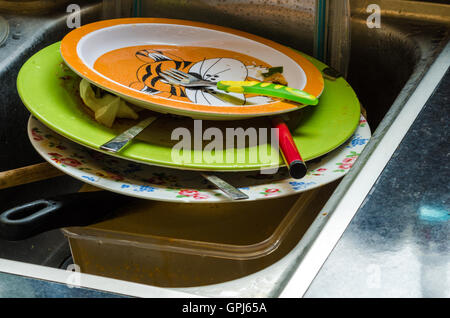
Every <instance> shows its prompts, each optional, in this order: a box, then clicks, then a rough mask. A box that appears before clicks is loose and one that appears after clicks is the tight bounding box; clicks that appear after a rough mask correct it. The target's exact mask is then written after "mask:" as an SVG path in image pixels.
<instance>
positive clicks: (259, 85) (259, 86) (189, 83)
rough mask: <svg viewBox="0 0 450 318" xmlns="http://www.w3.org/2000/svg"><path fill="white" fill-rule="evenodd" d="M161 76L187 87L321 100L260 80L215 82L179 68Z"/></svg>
mask: <svg viewBox="0 0 450 318" xmlns="http://www.w3.org/2000/svg"><path fill="white" fill-rule="evenodd" d="M160 75H161V77H162V78H164V79H165V80H166V81H167V82H169V83H170V84H174V85H181V86H185V87H203V86H215V87H217V88H218V89H220V90H223V91H225V92H231V93H252V94H257V95H264V96H271V97H278V98H283V99H287V100H290V101H294V102H298V103H301V104H304V105H317V104H318V103H319V100H318V98H317V97H316V96H314V95H311V94H309V93H307V92H305V91H302V90H300V89H296V88H292V87H288V86H284V85H279V84H273V83H267V82H258V81H219V82H213V81H208V80H204V79H199V78H197V77H196V76H193V75H191V74H187V73H184V72H182V71H179V70H177V69H170V70H167V71H162V72H161V73H160Z"/></svg>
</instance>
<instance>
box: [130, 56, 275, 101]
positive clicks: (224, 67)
mask: <svg viewBox="0 0 450 318" xmlns="http://www.w3.org/2000/svg"><path fill="white" fill-rule="evenodd" d="M135 56H136V58H138V59H139V60H140V61H142V62H144V64H142V65H141V66H140V67H139V68H138V69H137V71H136V78H137V80H136V81H134V82H132V83H131V84H130V87H131V88H133V89H136V90H138V91H141V92H145V93H147V94H150V95H158V96H161V97H165V98H170V99H175V100H181V101H187V102H193V103H196V104H201V105H217V106H230V105H256V104H265V103H270V102H272V101H273V100H272V99H271V98H270V97H266V96H252V95H247V94H242V93H226V92H224V91H221V90H219V89H217V88H216V87H200V88H197V87H196V88H189V87H182V86H176V85H171V84H169V83H168V82H167V81H166V80H165V79H163V78H162V77H161V75H160V74H161V72H162V71H165V70H169V69H177V70H180V71H183V72H185V73H189V74H191V75H194V76H196V77H198V78H199V79H204V80H210V81H214V82H218V81H230V80H233V81H245V80H262V75H261V73H264V72H265V71H267V68H266V67H263V66H255V65H245V64H244V63H243V62H241V61H239V60H237V59H234V58H229V57H217V58H204V59H202V60H200V61H195V62H193V61H185V60H183V59H182V58H180V57H178V56H176V55H173V54H171V53H169V52H163V51H160V50H154V49H145V50H139V51H137V52H136V53H135Z"/></svg>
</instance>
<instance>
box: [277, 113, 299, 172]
mask: <svg viewBox="0 0 450 318" xmlns="http://www.w3.org/2000/svg"><path fill="white" fill-rule="evenodd" d="M271 121H272V127H273V128H277V136H278V143H279V147H280V152H281V155H282V156H283V159H284V162H285V163H286V166H287V167H288V169H289V174H290V175H291V177H292V178H294V179H301V178H303V177H304V176H305V175H306V172H307V167H306V164H305V162H304V161H303V159H302V157H301V155H300V152H299V151H298V148H297V146H296V144H295V142H294V139H293V138H292V135H291V132H290V131H289V128H288V126H287V125H286V123H285V122H284V120H283V119H281V118H280V117H274V118H272V119H271Z"/></svg>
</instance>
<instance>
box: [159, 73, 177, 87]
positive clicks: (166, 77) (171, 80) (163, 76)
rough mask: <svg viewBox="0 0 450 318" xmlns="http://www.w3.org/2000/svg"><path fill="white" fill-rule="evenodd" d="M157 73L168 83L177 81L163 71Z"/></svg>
mask: <svg viewBox="0 0 450 318" xmlns="http://www.w3.org/2000/svg"><path fill="white" fill-rule="evenodd" d="M159 75H160V76H161V77H162V78H164V79H165V80H166V81H168V82H169V84H170V83H177V82H178V81H177V80H175V79H174V78H172V77H169V76H167V75H166V74H164V72H161V73H159Z"/></svg>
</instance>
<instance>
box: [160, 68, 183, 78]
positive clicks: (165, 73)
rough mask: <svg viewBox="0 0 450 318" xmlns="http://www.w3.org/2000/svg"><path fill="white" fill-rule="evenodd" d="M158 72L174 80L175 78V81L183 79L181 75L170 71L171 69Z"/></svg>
mask: <svg viewBox="0 0 450 318" xmlns="http://www.w3.org/2000/svg"><path fill="white" fill-rule="evenodd" d="M160 74H161V75H163V74H164V75H165V76H167V77H169V78H172V79H174V80H177V81H180V80H182V79H183V78H182V77H181V76H179V75H177V74H176V73H173V72H171V70H166V71H162V72H160Z"/></svg>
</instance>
